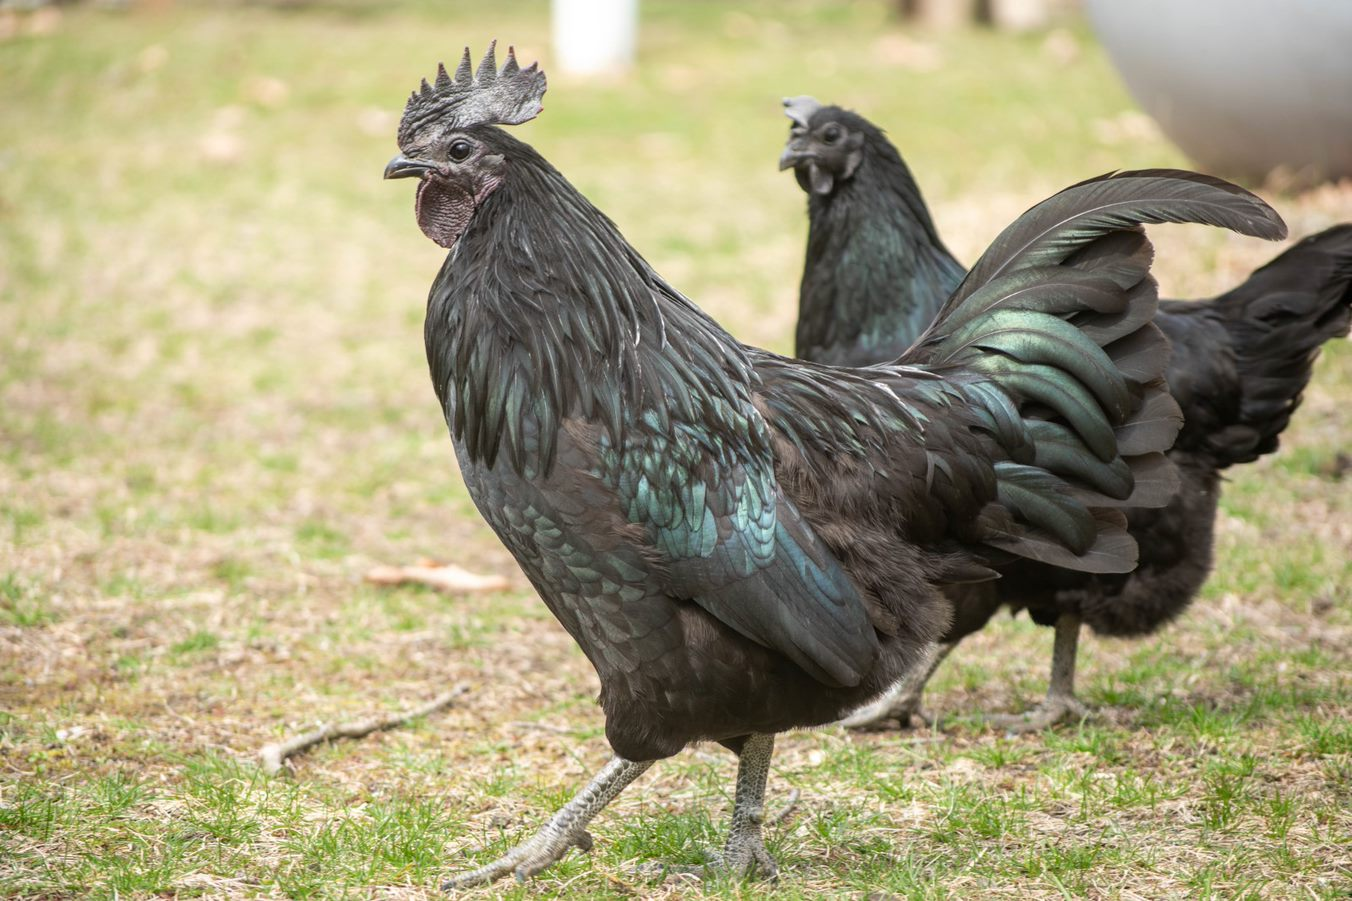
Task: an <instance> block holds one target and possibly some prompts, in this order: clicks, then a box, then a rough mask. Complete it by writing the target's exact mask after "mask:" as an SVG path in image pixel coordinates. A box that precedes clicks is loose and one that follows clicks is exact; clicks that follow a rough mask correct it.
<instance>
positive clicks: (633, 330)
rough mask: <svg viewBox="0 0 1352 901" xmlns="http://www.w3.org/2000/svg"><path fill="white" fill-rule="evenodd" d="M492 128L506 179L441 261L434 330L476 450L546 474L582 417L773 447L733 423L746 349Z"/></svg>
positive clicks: (747, 368) (432, 358)
mask: <svg viewBox="0 0 1352 901" xmlns="http://www.w3.org/2000/svg"><path fill="white" fill-rule="evenodd" d="M486 131H487V130H486ZM491 132H492V140H493V141H494V145H495V147H496V148H497V149H499V150H500V151H501V152H503V153H504V155H505V156H506V157H507V159H508V162H509V166H510V171H509V174H508V175H507V176H506V177H505V178H504V180H503V184H502V186H501V187H500V188H499V189H498V190H497V191H496V192H495V193H494V194H493V196H492V197H490V198H489V199H488V200H487V201H486V202H485V203H484V204H483V206H482V207H481V208H480V209H479V210H478V212H477V213H476V215H475V217H474V220H473V222H472V224H471V225H470V227H469V229H468V230H467V231H466V232H465V234H464V236H463V237H462V238H461V239H460V242H459V245H458V246H457V248H456V250H455V252H454V253H452V254H451V255H450V256H449V257H448V258H447V261H446V264H445V265H444V266H443V267H442V271H441V273H440V274H439V275H438V277H437V280H436V283H435V284H434V285H433V288H432V293H431V296H430V297H429V300H428V317H427V325H426V331H427V333H426V337H427V348H428V359H429V364H430V366H431V370H432V378H433V383H434V385H435V387H436V390H437V394H438V397H439V398H440V399H441V402H442V406H443V408H444V410H445V411H446V414H447V420H448V424H449V425H450V426H451V429H452V432H453V434H454V435H455V437H456V438H457V440H459V441H461V442H462V446H463V448H464V449H465V451H466V452H468V453H469V455H470V457H471V458H472V459H473V460H474V461H475V462H484V463H486V464H487V465H490V466H491V465H492V464H493V463H494V462H495V461H496V460H497V458H498V455H499V453H503V454H505V455H506V457H507V459H508V461H509V462H510V463H511V465H512V466H513V467H514V468H516V469H517V470H518V471H524V470H528V469H529V470H532V471H536V472H547V471H548V470H549V468H550V466H551V464H552V460H553V456H554V451H555V447H556V441H557V432H558V430H559V429H560V428H561V427H562V426H563V423H564V420H565V419H567V418H568V417H570V416H580V417H581V418H583V419H586V420H589V421H592V422H595V423H597V424H599V425H600V426H601V428H602V429H603V432H604V433H605V435H606V437H607V440H608V442H609V443H610V444H611V445H612V446H618V445H620V444H622V443H623V436H624V434H625V433H626V431H627V430H629V429H631V428H635V427H641V428H648V429H653V430H656V431H665V430H668V429H669V428H670V427H671V422H672V420H673V419H677V420H680V421H683V422H694V421H703V422H706V423H708V425H709V426H710V428H711V429H714V430H717V429H718V428H719V426H720V425H724V424H726V426H727V431H728V433H729V434H727V435H726V436H724V435H717V434H716V435H715V437H718V438H720V439H723V438H725V439H726V440H728V441H730V442H734V443H739V444H740V443H745V442H747V441H757V440H759V441H760V442H762V443H764V442H766V441H768V438H765V437H764V436H761V437H760V438H759V439H757V438H756V436H755V435H751V434H737V433H736V426H737V425H738V424H739V423H740V424H741V425H744V424H745V423H744V422H742V421H741V417H742V416H744V415H745V410H739V409H737V408H746V409H749V407H750V399H749V395H750V384H751V383H752V381H753V380H754V372H753V370H752V367H751V363H750V361H749V359H748V357H747V354H746V351H745V349H744V348H742V346H741V345H739V344H737V343H736V342H735V341H733V340H732V339H731V338H730V337H729V336H727V334H726V333H725V332H723V331H722V330H721V329H719V328H718V326H717V325H716V324H714V323H713V322H712V320H710V319H709V318H708V317H707V316H705V314H704V313H703V312H702V311H700V310H699V309H698V308H696V307H695V306H694V304H692V303H690V301H688V300H687V299H686V298H685V297H684V296H682V295H681V294H680V293H678V292H677V291H676V290H675V289H674V288H672V287H670V286H669V285H668V284H667V283H666V282H665V281H664V280H663V279H662V278H661V276H659V275H658V274H657V273H656V272H654V271H653V269H652V267H651V266H649V265H648V263H647V262H646V261H645V260H644V259H643V258H642V257H641V256H639V254H638V252H637V251H636V250H634V248H633V247H631V246H630V245H629V243H628V242H627V241H625V239H624V238H623V236H621V235H620V233H619V231H618V229H616V227H615V225H614V223H612V222H611V221H610V220H609V219H608V218H607V217H606V216H605V215H604V214H602V213H601V212H600V211H599V210H597V209H596V208H595V207H593V206H592V205H591V203H590V202H588V201H587V200H586V198H584V197H583V196H582V195H581V194H580V193H578V191H577V190H576V189H574V188H573V186H572V185H571V184H569V182H568V181H567V179H565V178H564V177H563V175H561V174H560V173H559V172H558V171H557V170H556V169H555V168H554V167H553V166H551V165H550V164H549V163H548V162H547V161H545V160H544V158H543V157H541V156H540V155H539V154H538V153H536V152H535V151H534V150H533V149H532V148H530V147H529V146H528V145H526V144H524V143H522V142H520V141H517V140H515V139H514V138H511V137H510V136H509V135H506V134H505V133H503V132H501V131H499V130H497V129H492V130H491ZM725 421H726V423H725Z"/></svg>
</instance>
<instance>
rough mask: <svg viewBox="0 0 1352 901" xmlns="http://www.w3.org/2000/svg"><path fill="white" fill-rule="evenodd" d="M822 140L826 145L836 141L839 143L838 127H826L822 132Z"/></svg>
mask: <svg viewBox="0 0 1352 901" xmlns="http://www.w3.org/2000/svg"><path fill="white" fill-rule="evenodd" d="M822 140H823V141H825V142H826V143H828V144H834V143H835V142H836V141H839V140H840V127H839V126H836V125H828V126H826V129H825V130H824V131H823V132H822Z"/></svg>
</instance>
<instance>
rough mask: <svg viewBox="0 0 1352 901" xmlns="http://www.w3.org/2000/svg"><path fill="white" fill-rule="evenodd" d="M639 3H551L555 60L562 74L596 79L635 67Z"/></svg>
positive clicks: (629, 0)
mask: <svg viewBox="0 0 1352 901" xmlns="http://www.w3.org/2000/svg"><path fill="white" fill-rule="evenodd" d="M638 3H639V0H554V4H553V25H554V57H555V59H556V60H557V63H558V66H559V68H560V69H562V70H563V71H564V72H568V73H571V74H574V75H596V74H600V73H603V72H619V71H623V70H625V69H628V68H629V67H630V66H632V65H633V64H634V46H635V44H636V43H637V34H638Z"/></svg>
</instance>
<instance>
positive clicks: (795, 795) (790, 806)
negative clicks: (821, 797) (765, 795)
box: [766, 788, 803, 826]
mask: <svg viewBox="0 0 1352 901" xmlns="http://www.w3.org/2000/svg"><path fill="white" fill-rule="evenodd" d="M802 796H803V795H802V792H800V791H798V789H796V788H795V789H794V790H793V791H791V792H789V800H787V801H785V802H784V806H783V807H781V808H780V809H779V813H777V814H775V815H774V816H772V817H771V818H770V822H769V823H767V824H766V825H769V826H778V825H779V824H780V823H782V822H784V821H785V820H787V819H788V818H789V817H791V816H793V812H794V811H795V810H797V809H798V799H799V798H801V797H802Z"/></svg>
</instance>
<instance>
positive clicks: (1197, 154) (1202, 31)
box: [1085, 0, 1352, 182]
mask: <svg viewBox="0 0 1352 901" xmlns="http://www.w3.org/2000/svg"><path fill="white" fill-rule="evenodd" d="M1085 7H1086V8H1087V10H1088V12H1089V18H1090V19H1091V20H1092V22H1093V25H1094V30H1095V32H1097V34H1098V37H1099V40H1101V41H1102V42H1103V44H1104V46H1105V47H1107V48H1108V54H1109V56H1111V57H1112V60H1113V63H1114V65H1116V67H1117V71H1118V72H1119V73H1120V74H1121V76H1122V78H1123V80H1124V81H1126V83H1127V87H1128V89H1130V91H1131V93H1132V95H1133V96H1134V97H1135V98H1136V101H1137V102H1138V103H1140V104H1141V106H1142V107H1143V108H1144V109H1145V111H1146V112H1148V113H1150V115H1151V116H1153V117H1154V118H1155V119H1156V121H1158V122H1159V124H1160V127H1161V128H1163V129H1164V132H1165V134H1167V135H1168V136H1169V137H1170V138H1172V139H1173V140H1174V142H1175V143H1177V144H1178V146H1179V147H1181V148H1182V149H1183V151H1184V152H1185V153H1187V154H1188V156H1190V157H1192V158H1193V159H1194V160H1195V161H1196V162H1197V163H1198V164H1200V165H1201V166H1203V167H1205V168H1206V169H1208V170H1210V171H1212V172H1215V173H1217V174H1220V175H1229V176H1239V177H1244V178H1250V179H1261V178H1263V177H1264V176H1266V175H1268V174H1269V173H1271V172H1272V171H1273V170H1277V169H1280V170H1281V171H1282V172H1283V173H1284V174H1285V175H1286V176H1287V177H1292V178H1294V179H1296V180H1298V181H1302V182H1313V181H1318V180H1322V179H1332V178H1339V177H1344V176H1352V0H1288V2H1279V0H1132V2H1124V0H1085Z"/></svg>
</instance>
